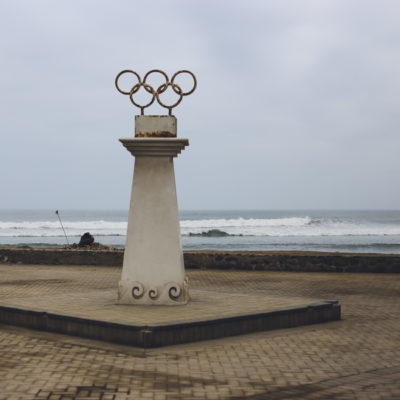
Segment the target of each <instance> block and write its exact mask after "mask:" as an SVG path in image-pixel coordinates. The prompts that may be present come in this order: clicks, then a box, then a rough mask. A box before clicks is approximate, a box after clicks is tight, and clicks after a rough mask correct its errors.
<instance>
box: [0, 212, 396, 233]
mask: <svg viewBox="0 0 400 400" xmlns="http://www.w3.org/2000/svg"><path fill="white" fill-rule="evenodd" d="M63 225H64V228H65V230H66V233H67V235H68V236H80V235H82V234H83V233H85V232H90V233H91V234H92V235H93V236H94V237H96V236H124V235H125V234H126V229H127V223H126V222H121V221H104V220H93V221H63ZM217 231H220V232H223V233H224V236H225V235H226V236H275V237H284V236H287V237H289V236H310V237H312V236H314V237H317V236H386V235H400V224H384V223H373V222H371V221H364V222H363V221H352V220H346V219H340V218H311V217H309V216H305V217H288V218H231V219H229V218H228V219H227V218H220V219H189V220H182V221H181V233H182V235H184V236H214V234H215V232H217ZM57 236H63V231H62V229H61V226H60V224H59V222H58V221H31V222H1V221H0V237H57ZM215 236H218V235H217V234H215ZM219 236H220V235H219Z"/></svg>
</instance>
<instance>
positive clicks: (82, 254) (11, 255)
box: [0, 247, 400, 273]
mask: <svg viewBox="0 0 400 400" xmlns="http://www.w3.org/2000/svg"><path fill="white" fill-rule="evenodd" d="M184 258H185V266H186V268H192V269H238V270H258V271H261V270H265V271H266V270H271V271H304V272H382V273H383V272H385V273H399V272H400V255H397V254H362V253H322V252H306V251H304V252H299V251H285V252H277V251H255V252H253V251H211V250H199V251H185V252H184ZM122 259H123V250H113V251H109V250H67V249H33V248H29V249H26V248H11V247H0V263H1V262H9V263H22V264H45V265H97V266H100V265H113V266H122Z"/></svg>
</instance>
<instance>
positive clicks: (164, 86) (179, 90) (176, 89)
mask: <svg viewBox="0 0 400 400" xmlns="http://www.w3.org/2000/svg"><path fill="white" fill-rule="evenodd" d="M127 73H129V74H133V75H135V76H136V78H137V80H138V83H136V84H135V85H134V86H132V89H131V90H130V91H129V92H126V91H124V90H122V89H121V88H120V87H119V84H118V82H119V78H120V77H121V76H122V75H123V74H127ZM153 73H159V74H161V75H162V76H163V77H164V78H165V83H163V84H161V85H160V86H159V87H158V88H157V90H155V89H154V88H153V86H151V85H149V84H148V83H147V79H148V78H149V76H150V75H151V74H153ZM184 73H186V74H189V75H190V76H191V77H192V78H193V87H192V89H191V90H189V91H187V92H184V91H183V90H182V88H181V87H180V86H179V85H178V84H176V83H175V78H176V77H177V76H178V75H179V74H184ZM115 86H116V88H117V90H118V91H119V92H120V93H122V94H125V95H129V98H130V99H131V102H132V104H133V105H134V106H136V107H138V108H140V110H141V113H142V115H143V114H144V109H145V108H147V107H149V106H151V105H152V104H153V103H154V100H155V99H157V101H158V103H159V104H160V106H162V107H164V108H167V109H168V111H169V115H171V113H172V109H173V108H174V107H176V106H177V105H178V104H179V103H180V102H181V101H182V98H183V96H188V95H189V94H192V93H193V92H194V91H195V90H196V87H197V80H196V77H195V75H194V74H193V73H192V72H190V71H188V70H181V71H178V72H176V73H175V74H174V75H173V76H172V79H171V80H169V78H168V75H167V74H166V73H165V72H164V71H162V70H160V69H152V70H151V71H149V72H147V73H146V75H145V76H144V78H143V81H142V80H141V78H140V76H139V74H138V73H137V72H135V71H132V70H130V69H126V70H123V71H121V72H120V73H119V74H118V75H117V77H116V78H115ZM170 86H171V88H172V90H173V91H174V92H175V94H177V95H178V96H179V98H178V100H177V101H176V102H175V103H173V104H171V105H167V104H164V103H163V101H162V100H161V99H160V95H161V94H162V93H164V92H165V91H167V89H168V87H170ZM141 87H143V88H144V89H145V90H146V92H148V93H150V94H152V95H153V98H152V99H151V100H150V101H149V102H148V103H147V104H144V105H140V104H138V103H136V102H135V100H134V99H133V95H134V94H135V93H137V92H138V91H139V89H140V88H141Z"/></svg>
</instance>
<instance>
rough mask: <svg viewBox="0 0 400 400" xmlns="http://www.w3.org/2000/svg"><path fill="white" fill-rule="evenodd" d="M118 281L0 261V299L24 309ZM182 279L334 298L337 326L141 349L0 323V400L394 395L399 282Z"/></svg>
mask: <svg viewBox="0 0 400 400" xmlns="http://www.w3.org/2000/svg"><path fill="white" fill-rule="evenodd" d="M119 274H120V268H117V267H63V266H57V267H48V266H47V267H44V266H27V265H0V298H1V302H4V301H5V302H6V301H7V299H10V298H13V301H20V302H21V303H23V302H24V301H25V302H26V301H27V298H28V297H29V301H30V302H31V303H32V307H34V306H35V304H34V303H35V299H37V303H38V304H39V303H40V302H41V301H42V300H41V298H40V293H45V294H46V296H48V295H49V294H51V293H57V294H59V293H60V292H61V293H63V292H66V287H67V286H71V285H72V282H73V281H76V279H79V280H80V281H81V282H82V285H83V286H84V285H85V282H90V284H91V285H92V287H93V286H95V287H96V290H104V291H107V290H112V289H113V288H116V285H117V282H118V279H119ZM188 274H189V277H190V279H191V284H192V287H193V288H195V289H196V290H201V291H213V292H219V293H229V294H234V293H238V294H240V293H247V294H252V295H254V296H262V295H263V294H268V295H272V296H274V295H287V296H289V297H308V298H315V299H321V298H323V299H337V300H339V301H340V303H341V305H342V320H341V321H336V322H330V323H325V324H319V325H311V326H307V327H299V328H292V329H286V330H276V331H270V332H262V333H254V334H248V335H243V336H236V337H231V338H224V339H218V340H213V341H203V342H196V343H190V344H184V345H177V346H170V347H163V348H159V349H152V350H144V349H138V348H133V347H129V346H122V345H115V344H110V343H105V342H99V341H93V340H89V339H81V338H76V337H71V336H65V335H59V334H52V333H46V332H39V331H33V330H28V329H23V328H17V327H12V326H6V325H1V326H0V346H1V348H0V352H1V353H0V354H1V356H0V399H41V400H44V399H51V400H55V399H104V400H106V399H115V400H117V399H148V398H149V399H242V398H248V399H254V400H255V399H271V400H275V399H282V400H283V399H292V400H293V399H400V319H399V316H400V278H399V275H390V274H328V273H292V272H256V271H254V272H243V271H207V270H204V271H199V270H191V271H189V272H188ZM70 289H71V287H70V288H69V292H70ZM93 290H94V289H93ZM85 295H87V294H85V292H84V291H82V290H77V292H76V296H82V297H85ZM64 298H65V302H66V303H67V302H68V301H69V300H68V296H65V297H64ZM47 299H49V297H47ZM47 301H49V300H47ZM71 301H72V300H71ZM49 307H50V308H51V307H54V305H52V304H49Z"/></svg>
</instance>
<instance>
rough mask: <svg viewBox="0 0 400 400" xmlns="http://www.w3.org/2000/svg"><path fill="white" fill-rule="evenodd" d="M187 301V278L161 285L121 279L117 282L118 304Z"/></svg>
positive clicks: (176, 302)
mask: <svg viewBox="0 0 400 400" xmlns="http://www.w3.org/2000/svg"><path fill="white" fill-rule="evenodd" d="M188 301H189V278H188V277H185V279H184V280H183V281H182V282H180V283H177V282H168V283H165V284H164V285H161V286H149V285H144V284H142V283H140V282H138V281H132V280H127V279H126V280H121V281H119V284H118V303H119V304H142V305H160V304H163V305H170V306H178V305H184V304H187V302H188Z"/></svg>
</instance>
